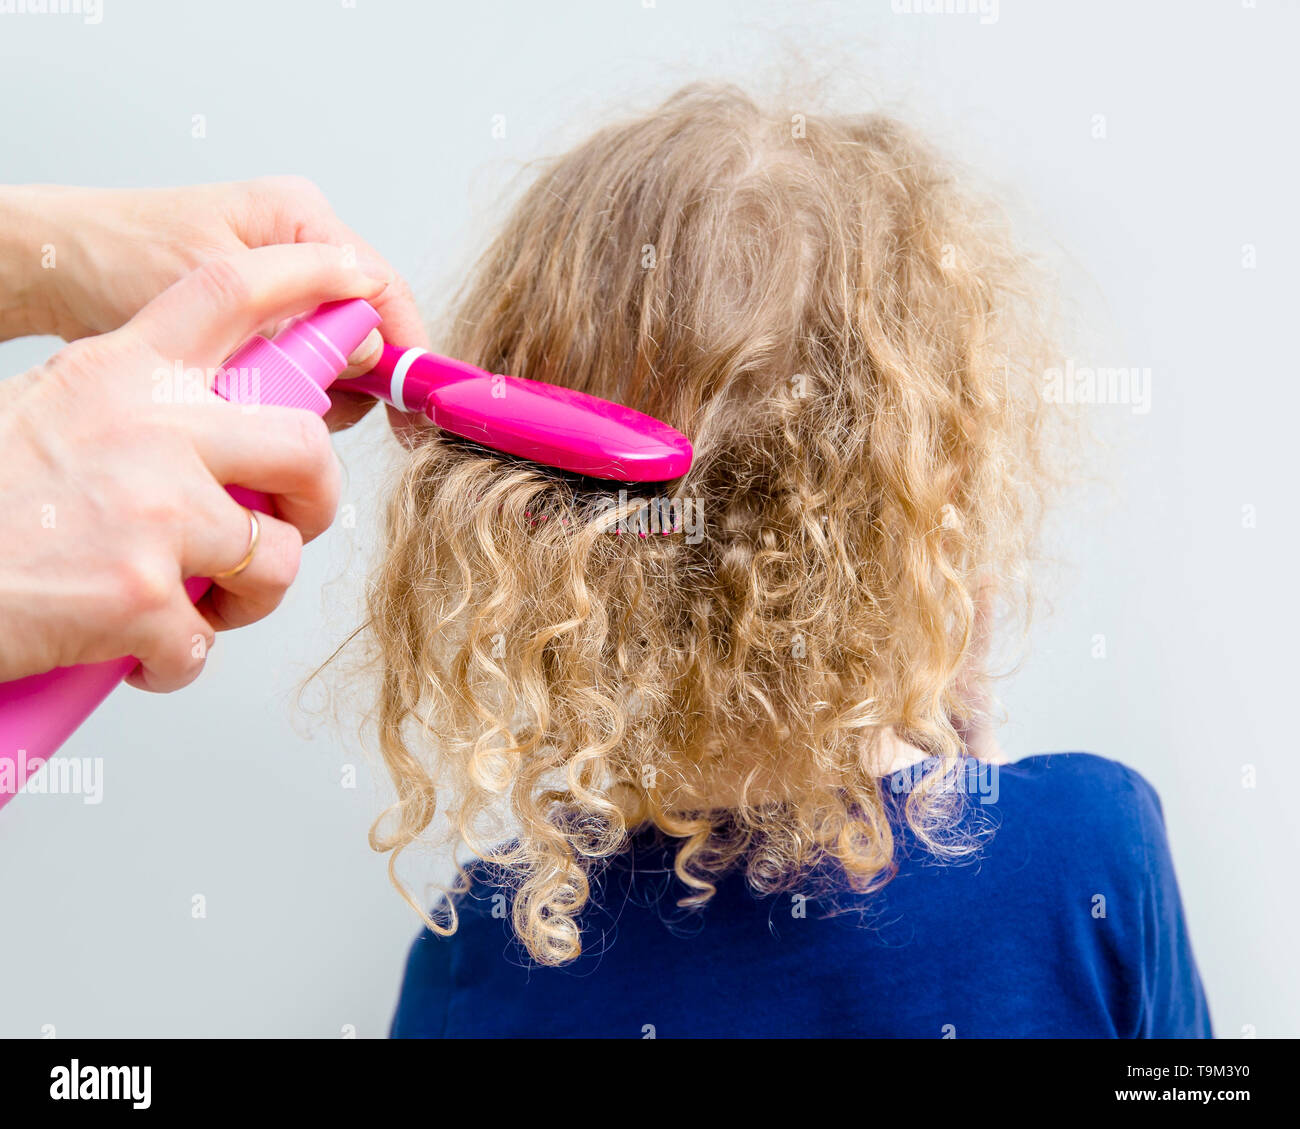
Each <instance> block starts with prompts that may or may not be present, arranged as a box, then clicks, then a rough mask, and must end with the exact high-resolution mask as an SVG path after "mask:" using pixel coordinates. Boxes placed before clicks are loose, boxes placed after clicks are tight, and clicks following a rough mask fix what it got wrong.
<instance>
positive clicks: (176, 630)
mask: <svg viewBox="0 0 1300 1129" xmlns="http://www.w3.org/2000/svg"><path fill="white" fill-rule="evenodd" d="M133 634H134V636H135V638H133V639H132V640H131V641H130V646H131V650H130V653H131V654H133V655H135V657H136V658H137V659H139V660H140V665H139V666H138V667H137V668H136V669H135V670H134V671H133V672H132V673H131V674H130V675H128V676H127V682H129V683H130V684H131V685H132V686H134V687H136V688H137V689H139V690H150V691H152V692H154V693H157V694H169V693H171V692H172V691H173V690H179V689H181V687H183V686H188V685H189V684H190V683H191V682H193V681H194V680H195V679H196V678H197V677H198V676H199V674H200V673H201V672H202V670H203V666H204V664H205V663H206V662H207V657H208V652H209V651H210V650H211V649H212V644H213V642H214V640H215V638H216V633H215V632H214V631H213V628H212V625H211V624H210V623H208V621H207V620H206V619H204V618H203V616H202V615H200V614H199V612H198V611H197V610H196V609H195V607H194V605H193V604H191V603H190V599H189V597H188V596H187V595H186V594H185V589H184V587H183V586H182V585H181V584H180V582H179V580H178V581H177V584H176V593H175V597H174V598H173V599H171V600H169V601H168V602H167V603H166V604H165V605H164V606H163V607H161V608H160V609H158V610H157V611H155V612H152V613H149V614H147V615H145V616H142V617H141V618H140V620H139V621H138V622H137V630H136V631H135V632H133Z"/></svg>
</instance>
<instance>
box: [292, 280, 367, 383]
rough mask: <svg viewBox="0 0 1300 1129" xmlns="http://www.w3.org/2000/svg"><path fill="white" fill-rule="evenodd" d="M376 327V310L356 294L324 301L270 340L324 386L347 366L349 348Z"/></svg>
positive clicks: (351, 350) (358, 343)
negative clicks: (344, 298)
mask: <svg viewBox="0 0 1300 1129" xmlns="http://www.w3.org/2000/svg"><path fill="white" fill-rule="evenodd" d="M378 327H379V314H377V313H376V312H375V309H374V307H373V306H371V305H370V303H369V302H366V301H363V300H362V299H360V298H351V299H346V300H344V301H341V302H326V303H325V304H324V305H323V306H320V307H319V308H318V309H316V310H315V312H313V313H310V314H307V315H306V316H305V317H300V318H297V319H295V320H294V321H293V322H292V323H291V324H290V325H287V326H286V327H285V328H284V329H282V330H281V331H280V332H279V333H277V334H276V335H275V338H274V340H275V344H276V345H278V346H279V347H280V348H281V349H283V350H284V351H285V352H286V353H288V354H289V356H291V357H292V358H293V359H294V360H295V361H297V363H298V365H299V367H301V368H302V370H303V371H304V372H305V373H306V374H307V375H308V376H310V377H311V378H312V380H314V381H315V382H316V383H317V384H318V385H319V386H320V387H321V388H328V387H329V386H330V384H332V383H333V381H334V379H335V377H337V376H338V374H339V372H340V371H341V370H342V369H343V368H346V367H347V363H348V357H350V356H351V355H352V353H353V350H355V349H356V347H357V346H358V345H360V344H361V342H363V341H364V340H365V339H366V335H367V334H368V333H369V332H370V331H371V330H372V329H377V328H378Z"/></svg>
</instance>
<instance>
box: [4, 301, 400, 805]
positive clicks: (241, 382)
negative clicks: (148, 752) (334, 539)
mask: <svg viewBox="0 0 1300 1129" xmlns="http://www.w3.org/2000/svg"><path fill="white" fill-rule="evenodd" d="M379 322H380V317H379V314H377V313H376V312H375V310H374V309H373V307H371V306H370V304H369V303H367V302H364V301H362V300H361V299H359V298H357V299H350V300H347V301H341V302H327V303H326V304H325V305H323V306H321V307H320V308H318V309H317V310H316V311H315V312H313V313H311V314H307V315H305V316H303V317H300V318H298V319H296V320H295V321H293V322H291V323H290V324H289V325H288V326H286V327H285V328H284V329H283V330H281V332H279V333H278V334H276V336H275V338H274V339H273V340H268V339H267V338H265V337H254V338H253V339H252V340H250V341H248V342H246V343H245V344H243V345H242V346H240V348H239V349H237V350H236V351H235V352H234V353H232V354H231V355H230V357H228V358H227V359H226V361H225V363H224V364H223V365H222V367H221V370H220V371H219V373H218V374H217V379H216V384H215V386H214V389H213V391H215V392H216V393H217V395H219V396H221V397H222V398H223V399H226V400H230V401H231V402H233V403H245V404H252V403H257V404H274V405H278V406H281V407H288V408H305V409H307V410H308V411H312V412H315V413H316V414H317V415H319V416H323V415H324V414H325V412H326V411H328V410H329V406H330V398H329V396H327V395H326V394H325V389H327V388H328V387H329V386H330V385H331V384H332V383H333V382H334V381H335V380H336V379H337V378H338V377H339V375H340V374H341V373H342V372H343V370H344V369H345V368H347V363H348V357H349V356H350V355H351V354H352V352H353V351H354V350H355V349H356V348H357V346H359V345H360V344H361V342H362V341H364V340H365V338H366V335H367V334H369V333H370V331H371V330H372V329H375V328H377V327H378V325H379ZM227 489H228V490H229V492H230V495H231V497H233V498H234V499H235V501H237V502H239V503H241V504H242V505H245V506H248V507H249V508H250V509H255V510H259V511H261V512H262V513H269V512H270V511H271V509H272V503H271V499H270V498H269V497H267V496H266V495H265V494H259V493H257V492H255V491H252V490H246V489H244V488H243V487H240V486H230V487H227ZM211 586H212V581H211V580H207V579H204V578H202V577H191V578H190V579H188V580H187V581H185V591H186V593H187V594H188V595H189V597H190V599H191V600H198V599H199V597H201V596H202V595H203V594H204V593H205V592H206V591H207V590H208V589H209V588H210V587H211ZM136 665H137V663H136V660H135V659H133V658H131V657H130V656H126V657H123V658H120V659H110V660H109V661H107V662H100V663H88V664H84V665H82V666H74V667H61V668H59V669H57V670H51V671H47V672H46V673H44V674H34V675H31V676H29V677H27V678H19V679H17V680H16V681H13V682H7V683H0V807H3V806H4V805H5V804H6V803H7V802H8V801H9V800H10V799H12V798H13V796H14V794H15V793H16V792H17V791H18V790H19V789H20V788H22V786H23V784H24V783H25V782H26V780H27V778H28V777H29V776H31V775H33V774H34V773H35V772H36V771H37V770H38V769H39V768H40V767H41V766H42V765H43V764H44V763H45V761H46V760H48V759H49V758H50V757H51V756H52V755H53V754H54V752H55V751H56V750H57V749H58V748H59V746H60V745H62V744H63V742H64V741H66V740H67V739H68V737H69V736H71V734H72V733H73V732H74V731H75V730H76V729H77V727H78V726H79V725H81V723H82V722H83V721H85V720H86V718H87V717H89V716H90V714H91V713H92V712H94V710H95V709H96V708H97V707H98V706H99V704H100V703H101V702H103V700H104V699H105V698H106V697H107V696H108V695H109V693H110V692H111V691H112V690H113V689H114V687H116V686H117V685H118V684H119V683H120V682H121V681H122V680H123V679H124V678H125V677H126V676H127V675H128V674H130V673H131V671H132V670H134V669H135V667H136Z"/></svg>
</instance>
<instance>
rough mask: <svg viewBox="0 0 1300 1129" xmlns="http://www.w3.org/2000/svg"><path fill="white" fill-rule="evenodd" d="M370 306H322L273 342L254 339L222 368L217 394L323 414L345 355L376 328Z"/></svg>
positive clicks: (354, 302)
mask: <svg viewBox="0 0 1300 1129" xmlns="http://www.w3.org/2000/svg"><path fill="white" fill-rule="evenodd" d="M379 321H380V318H379V314H378V313H376V312H375V309H374V307H373V306H371V305H370V303H369V302H366V301H363V300H362V299H361V298H348V299H344V300H343V301H340V302H326V303H325V304H324V305H323V306H319V307H317V308H316V309H315V310H313V311H312V312H311V313H310V314H304V315H303V316H302V317H300V318H296V319H295V320H294V321H292V322H290V323H289V324H288V325H287V326H285V328H284V329H282V330H281V331H280V332H279V333H277V334H276V335H275V337H274V338H273V339H271V340H268V339H267V338H265V337H254V338H253V339H252V340H251V341H249V342H247V343H245V344H244V345H243V346H242V347H241V348H239V349H238V350H236V352H234V353H233V354H232V355H231V356H230V357H229V358H228V359H227V360H226V363H225V364H224V365H223V366H222V370H223V371H222V373H221V374H220V375H218V377H217V382H216V391H217V393H218V394H219V395H221V396H224V397H225V398H226V399H227V400H232V401H237V402H239V403H262V404H282V405H284V406H286V407H296V408H308V409H310V410H311V411H314V412H316V413H317V414H318V415H324V414H325V411H326V410H327V409H328V407H329V397H328V396H326V395H325V389H327V388H328V387H329V386H330V385H331V384H333V383H334V381H335V380H336V379H337V378H338V375H339V374H340V373H341V372H342V371H343V370H344V369H345V368H347V364H348V357H349V356H351V354H352V353H353V351H354V350H355V349H356V348H357V346H358V345H360V344H361V342H362V341H364V340H365V339H366V335H367V334H368V333H369V332H370V331H371V330H372V329H376V328H377V327H378V326H379Z"/></svg>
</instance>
